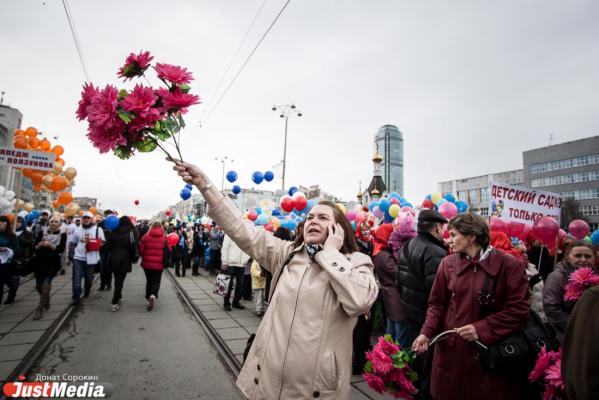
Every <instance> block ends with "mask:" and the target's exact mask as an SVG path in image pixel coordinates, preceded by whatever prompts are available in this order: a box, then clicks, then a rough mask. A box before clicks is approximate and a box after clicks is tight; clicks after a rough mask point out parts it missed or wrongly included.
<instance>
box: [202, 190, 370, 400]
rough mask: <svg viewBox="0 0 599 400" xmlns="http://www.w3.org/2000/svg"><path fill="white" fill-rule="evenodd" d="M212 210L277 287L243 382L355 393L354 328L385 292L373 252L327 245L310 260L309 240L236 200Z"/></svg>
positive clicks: (313, 392)
mask: <svg viewBox="0 0 599 400" xmlns="http://www.w3.org/2000/svg"><path fill="white" fill-rule="evenodd" d="M209 214H210V216H211V217H212V218H213V219H214V221H216V223H217V224H219V225H220V226H222V227H223V229H224V231H225V232H226V233H227V234H228V235H230V236H231V238H232V239H233V240H235V242H237V244H238V245H239V247H240V248H241V249H242V250H243V251H245V252H246V253H248V254H250V255H251V256H252V257H253V258H254V259H255V260H257V261H258V262H259V263H260V265H262V267H264V268H265V269H267V270H269V271H270V272H271V273H272V274H273V281H272V285H271V287H276V290H275V291H274V293H273V294H271V296H270V297H269V298H270V299H271V301H270V303H269V306H268V309H267V310H266V314H265V315H264V318H263V320H262V323H261V324H260V327H259V328H258V331H257V332H256V338H255V340H254V344H253V345H252V348H251V350H250V352H249V354H248V357H247V359H246V362H245V364H244V367H243V369H242V370H241V372H240V374H239V376H238V378H237V386H239V388H240V389H241V391H242V392H243V393H244V394H245V395H246V396H247V397H248V398H250V399H268V400H272V399H308V398H322V399H349V398H350V377H351V358H352V331H353V329H354V326H355V324H356V321H357V317H358V315H361V314H363V313H365V312H366V311H368V310H369V309H370V306H371V305H372V304H373V303H374V301H375V300H376V297H377V294H378V289H377V285H376V282H375V280H374V275H373V273H372V262H371V260H370V257H368V256H366V255H364V254H362V253H358V252H356V253H352V254H341V253H340V252H338V251H335V250H322V251H320V252H319V253H318V254H317V255H316V257H315V260H314V261H310V258H309V257H308V253H307V252H306V250H305V248H304V246H300V247H299V248H296V249H292V247H291V246H292V244H291V242H286V241H281V240H280V239H277V238H275V237H273V236H272V235H271V234H270V233H268V232H266V231H265V230H264V229H263V228H261V227H260V228H255V227H254V226H252V225H251V224H250V223H247V222H244V221H243V219H242V217H241V213H240V212H239V210H238V209H237V208H236V207H235V206H234V205H233V203H232V202H231V200H230V199H229V198H224V199H223V200H222V201H221V203H219V204H218V205H217V206H216V207H214V208H212V209H211V210H210V213H209ZM292 253H293V259H292V260H291V262H290V263H289V264H288V265H287V266H286V267H285V268H284V269H283V268H282V267H283V264H284V263H285V261H286V260H287V258H288V257H289V256H290V255H291V254H292Z"/></svg>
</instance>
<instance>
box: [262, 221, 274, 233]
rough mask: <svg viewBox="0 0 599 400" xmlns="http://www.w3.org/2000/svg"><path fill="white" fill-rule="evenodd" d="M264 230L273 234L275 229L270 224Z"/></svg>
mask: <svg viewBox="0 0 599 400" xmlns="http://www.w3.org/2000/svg"><path fill="white" fill-rule="evenodd" d="M264 229H266V230H267V231H269V232H272V231H273V229H274V227H273V226H272V224H271V223H270V222H269V223H268V224H265V225H264Z"/></svg>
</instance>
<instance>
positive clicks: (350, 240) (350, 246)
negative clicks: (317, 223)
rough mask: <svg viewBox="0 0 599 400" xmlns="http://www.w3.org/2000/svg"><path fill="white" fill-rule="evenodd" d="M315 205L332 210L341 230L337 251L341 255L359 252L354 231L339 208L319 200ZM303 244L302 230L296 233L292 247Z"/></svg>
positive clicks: (329, 202)
mask: <svg viewBox="0 0 599 400" xmlns="http://www.w3.org/2000/svg"><path fill="white" fill-rule="evenodd" d="M317 205H323V206H328V207H330V208H331V209H332V210H333V216H334V218H335V223H337V224H339V225H341V228H343V234H344V235H343V236H344V237H343V246H341V249H340V250H339V251H340V252H341V253H342V254H350V253H354V252H357V251H360V250H359V248H358V242H357V241H356V237H355V236H354V230H353V229H352V227H351V225H350V224H349V221H348V220H347V218H345V215H343V213H342V212H341V210H340V209H339V207H337V205H336V204H335V203H333V202H331V201H328V200H321V201H319V202H318V203H317ZM303 242H304V230H303V229H302V230H301V231H300V232H298V235H297V237H296V238H295V240H294V241H293V246H294V247H299V246H301V245H302V243H303Z"/></svg>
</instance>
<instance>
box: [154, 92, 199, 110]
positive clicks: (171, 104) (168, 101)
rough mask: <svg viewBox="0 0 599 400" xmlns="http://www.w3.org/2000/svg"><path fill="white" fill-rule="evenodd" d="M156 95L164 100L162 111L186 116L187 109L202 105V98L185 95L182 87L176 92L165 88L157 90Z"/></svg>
mask: <svg viewBox="0 0 599 400" xmlns="http://www.w3.org/2000/svg"><path fill="white" fill-rule="evenodd" d="M156 94H157V95H158V96H160V98H161V99H162V109H163V111H165V112H180V113H181V114H185V113H186V112H187V107H189V106H192V105H194V104H198V103H200V98H199V97H198V96H196V95H194V94H190V93H183V91H182V90H181V88H180V87H177V88H176V89H175V90H174V91H172V92H171V91H169V90H168V89H165V88H160V89H158V90H156Z"/></svg>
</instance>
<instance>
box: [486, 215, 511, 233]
mask: <svg viewBox="0 0 599 400" xmlns="http://www.w3.org/2000/svg"><path fill="white" fill-rule="evenodd" d="M489 228H490V229H491V230H492V231H495V232H503V233H505V234H506V235H507V234H508V233H507V223H506V222H505V221H504V220H502V219H501V218H497V217H492V218H491V226H490V227H489Z"/></svg>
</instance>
